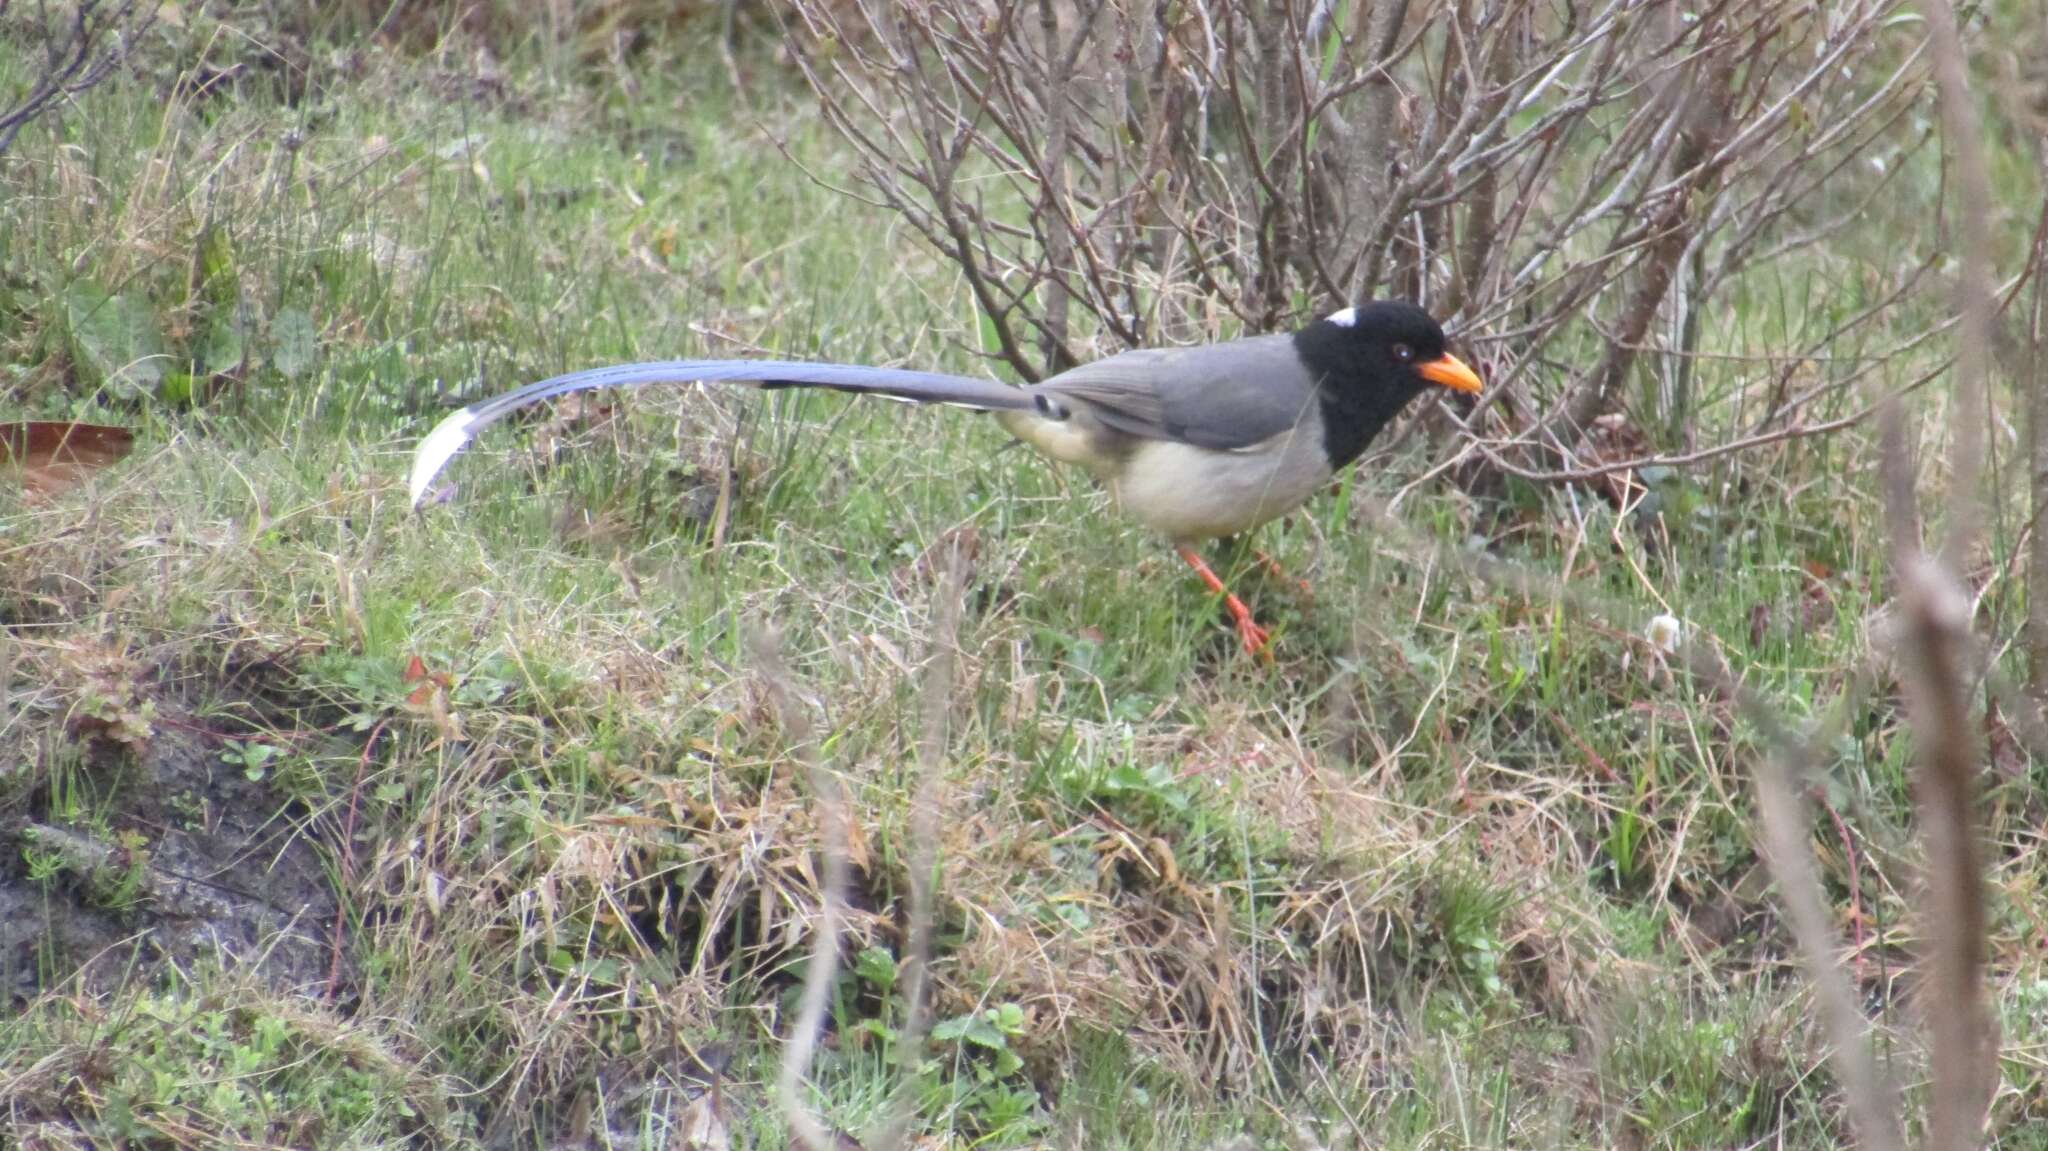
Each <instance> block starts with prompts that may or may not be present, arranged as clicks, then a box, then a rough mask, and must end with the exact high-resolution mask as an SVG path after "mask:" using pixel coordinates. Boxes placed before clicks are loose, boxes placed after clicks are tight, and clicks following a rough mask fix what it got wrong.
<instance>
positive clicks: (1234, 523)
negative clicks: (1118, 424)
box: [1109, 429, 1330, 543]
mask: <svg viewBox="0 0 2048 1151" xmlns="http://www.w3.org/2000/svg"><path fill="white" fill-rule="evenodd" d="M1312 436H1313V433H1312V432H1309V431H1308V430H1306V429H1296V430H1294V431H1291V432H1288V433H1286V434H1285V435H1283V436H1280V437H1276V438H1275V439H1272V440H1268V441H1266V442H1265V443H1262V444H1259V445H1257V446H1255V447H1252V448H1248V449H1245V450H1244V451H1236V452H1215V451H1209V450H1207V449H1204V448H1198V447H1195V446H1194V445H1192V444H1183V443H1178V442H1175V441H1172V440H1144V441H1141V442H1140V443H1139V444H1138V445H1137V447H1136V449H1135V450H1133V451H1132V453H1131V455H1130V458H1129V460H1128V461H1127V462H1126V463H1125V465H1124V466H1123V467H1122V468H1121V469H1119V473H1118V475H1117V476H1116V477H1115V478H1113V479H1112V480H1110V482H1109V489H1110V494H1111V495H1112V496H1113V497H1114V498H1115V499H1116V501H1117V504H1118V505H1119V506H1121V507H1122V508H1123V510H1124V511H1125V512H1127V513H1129V515H1130V516H1131V518H1133V519H1135V520H1137V521H1138V522H1139V523H1142V524H1144V525H1145V526H1146V527H1149V528H1151V529H1152V530H1154V531H1157V532H1160V533H1162V534H1164V535H1165V536H1166V537H1167V538H1168V539H1171V540H1173V541H1174V542H1176V543H1180V542H1185V541H1193V540H1202V539H1217V538H1220V537H1223V536H1233V535H1237V534H1238V533H1240V532H1247V531H1250V530H1251V529H1253V528H1255V527H1258V526H1259V525H1260V524H1263V523H1265V522H1266V521H1267V520H1271V519H1277V518H1278V517H1280V516H1283V515H1286V514H1287V513H1288V512H1291V511H1293V510H1294V509H1295V508H1297V507H1300V506H1301V505H1302V504H1303V503H1305V502H1306V501H1307V500H1308V498H1309V497H1310V496H1312V495H1314V494H1315V493H1316V491H1317V490H1318V489H1320V488H1321V487H1322V486H1323V485H1324V484H1325V483H1327V482H1329V479H1330V468H1329V463H1328V461H1327V460H1326V459H1325V457H1324V455H1323V452H1322V445H1320V444H1316V443H1313V442H1310V440H1311V438H1312Z"/></svg>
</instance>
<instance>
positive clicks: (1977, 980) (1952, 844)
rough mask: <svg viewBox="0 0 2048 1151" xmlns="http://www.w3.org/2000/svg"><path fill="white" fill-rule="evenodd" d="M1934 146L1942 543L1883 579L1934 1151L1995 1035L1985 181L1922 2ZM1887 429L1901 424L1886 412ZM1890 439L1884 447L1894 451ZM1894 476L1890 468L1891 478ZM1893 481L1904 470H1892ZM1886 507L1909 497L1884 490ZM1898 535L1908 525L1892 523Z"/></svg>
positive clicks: (1971, 111)
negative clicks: (1942, 271) (1945, 394)
mask: <svg viewBox="0 0 2048 1151" xmlns="http://www.w3.org/2000/svg"><path fill="white" fill-rule="evenodd" d="M1922 6H1923V7H1924V8H1925V9H1926V11H1927V23H1928V29H1929V33H1930V35H1929V44H1930V47H1931V51H1932V56H1933V63H1934V74H1935V77H1936V80H1937V83H1938V86H1939V91H1940V97H1941V110H1942V125H1943V137H1944V139H1945V141H1946V142H1947V144H1948V145H1949V148H1950V149H1951V151H1952V153H1953V156H1954V161H1955V163H1954V169H1953V173H1954V178H1953V179H1952V181H1951V187H1952V188H1953V191H1954V194H1955V201H1954V203H1955V211H1953V212H1952V213H1950V215H1951V218H1952V219H1953V220H1954V221H1955V223H1956V226H1957V229H1958V230H1959V232H1960V233H1961V238H1962V245H1961V246H1962V266H1961V269H1960V272H1959V275H1958V276H1957V279H1956V312H1957V315H1958V317H1959V323H1958V324H1957V326H1956V355H1955V393H1954V410H1955V412H1956V418H1955V419H1954V420H1952V421H1951V426H1952V430H1951V433H1950V439H1949V468H1948V472H1949V483H1950V485H1951V494H1950V498H1949V500H1948V504H1949V522H1948V531H1947V534H1946V537H1945V539H1944V542H1943V546H1942V551H1941V559H1940V562H1936V561H1934V560H1931V559H1928V558H1925V557H1923V556H1921V555H1920V554H1919V551H1920V546H1919V542H1918V541H1917V540H1916V539H1913V538H1911V537H1910V536H1908V535H1906V534H1904V533H1903V531H1901V533H1900V534H1896V535H1894V537H1893V541H1892V542H1893V568H1894V572H1895V578H1896V580H1897V583H1898V587H1899V593H1900V601H1901V607H1902V609H1903V611H1902V615H1903V619H1902V621H1901V638H1902V641H1903V642H1902V644H1901V648H1902V654H1903V655H1904V662H1905V664H1906V668H1907V675H1906V677H1905V678H1906V687H1907V691H1908V699H1909V703H1910V713H1911V715H1912V719H1913V734H1914V740H1913V743H1914V748H1915V751H1916V753H1917V756H1918V758H1919V761H1920V771H1919V776H1918V780H1917V787H1916V788H1915V791H1916V795H1917V798H1918V801H1919V809H1920V824H1921V828H1920V835H1921V840H1922V843H1923V844H1924V847H1925V851H1926V865H1925V866H1926V885H1927V901H1926V902H1927V927H1926V931H1925V938H1926V939H1927V941H1928V942H1927V956H1926V961H1927V966H1928V971H1927V979H1926V982H1925V988H1924V991H1923V993H1922V997H1921V998H1922V1010H1921V1015H1922V1017H1923V1018H1924V1019H1925V1020H1926V1026H1927V1033H1928V1047H1929V1052H1928V1056H1929V1064H1930V1072H1931V1075H1932V1077H1933V1083H1932V1087H1931V1091H1930V1097H1929V1101H1928V1116H1927V1146H1928V1147H1930V1148H1937V1149H1940V1151H1949V1149H1957V1151H1960V1149H1963V1148H1973V1147H1976V1146H1978V1145H1979V1137H1980V1135H1981V1133H1982V1130H1983V1124H1984V1115H1985V1110H1986V1109H1987V1108H1988V1107H1989V1106H1990V1104H1991V1095H1992V1091H1993V1089H1994V1088H1995V1086H1996V1083H1997V1075H1998V1064H1997V1057H1998V1036H1997V1028H1996V1024H1995V1022H1994V1021H1993V1019H1992V1017H1991V1016H1990V1014H1989V1013H1988V1011H1987V1010H1986V1007H1985V1003H1984V991H1983V982H1984V965H1985V952H1986V948H1987V942H1986V937H1985V930H1986V927H1985V913H1984V875H1983V864H1982V862H1981V860H1980V858H1979V857H1980V855H1981V852H1980V850H1979V847H1978V844H1977V835H1978V831H1977V804H1976V791H1977V773H1978V750H1977V744H1978V733H1977V732H1976V731H1974V730H1972V728H1973V725H1972V723H1971V721H1970V710H1971V704H1970V700H1971V697H1972V695H1973V694H1974V685H1975V681H1976V679H1977V676H1976V675H1975V674H1973V672H1972V671H1971V666H1970V665H1971V662H1972V661H1971V660H1970V658H1969V650H1970V617H1971V602H1972V601H1971V598H1970V595H1969V593H1968V592H1967V591H1966V590H1965V589H1964V587H1963V586H1962V584H1961V582H1960V580H1959V579H1958V578H1957V575H1956V573H1957V572H1960V571H1962V570H1963V569H1964V568H1965V566H1966V565H1968V564H1969V563H1970V562H1971V560H1972V554H1971V553H1972V551H1973V549H1974V548H1975V546H1976V539H1977V533H1978V529H1979V525H1980V523H1981V522H1982V520H1983V512H1982V507H1981V500H1982V494H1981V492H1980V479H1981V477H1982V475H1983V456H1984V451H1985V446H1986V442H1987V435H1986V431H1987V424H1988V422H1989V419H1990V411H1989V409H1988V407H1987V406H1986V402H1987V399H1988V391H1987V388H1986V379H1985V376H1986V369H1987V366H1988V364H1989V358H1990V352H1991V341H1992V323H1993V316H1994V303H1993V299H1992V288H1991V277H1992V271H1991V267H1992V246H1991V232H1990V221H1991V213H1992V198H1991V172H1990V167H1989V165H1988V163H1987V162H1986V160H1985V157H1984V149H1983V140H1982V125H1981V124H1980V123H1979V120H1978V116H1977V109H1976V105H1975V104H1974V102H1973V101H1974V97H1973V95H1972V94H1971V91H1970V82H1969V76H1968V71H1967V65H1966V63H1965V60H1964V56H1963V48H1962V41H1961V37H1960V35H1959V33H1958V30H1957V27H1956V14H1955V10H1954V8H1952V7H1951V6H1950V5H1949V4H1948V2H1947V0H1924V3H1923V5H1922ZM1891 418H1892V419H1894V420H1900V419H1902V418H1903V417H1902V416H1900V415H1898V414H1897V413H1896V412H1894V413H1891ZM1900 439H1901V437H1899V436H1896V435H1888V436H1887V437H1886V443H1887V447H1888V448H1890V449H1894V450H1895V449H1896V448H1897V446H1898V441H1899V440H1900ZM1894 467H1895V468H1897V465H1896V464H1895V465H1894ZM1899 470H1903V469H1899ZM1887 494H1888V496H1889V497H1890V498H1891V499H1892V500H1893V501H1894V502H1897V501H1899V500H1902V499H1910V498H1911V491H1910V490H1905V491H1901V490H1899V489H1898V487H1896V486H1891V487H1890V490H1889V491H1888V493H1887ZM1891 518H1892V520H1893V522H1894V524H1896V525H1900V526H1901V527H1902V528H1903V525H1905V523H1906V521H1907V520H1908V519H1909V518H1910V516H1909V515H1908V514H1907V513H1906V512H1904V511H1894V512H1893V513H1892V517H1891Z"/></svg>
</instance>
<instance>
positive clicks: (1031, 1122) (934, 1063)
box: [838, 947, 1043, 1143]
mask: <svg viewBox="0 0 2048 1151" xmlns="http://www.w3.org/2000/svg"><path fill="white" fill-rule="evenodd" d="M897 982H898V981H897V968H896V959H895V957H894V956H893V955H891V954H890V953H889V952H888V951H887V950H886V949H884V948H880V947H869V948H866V949H864V950H862V951H861V952H860V953H859V954H858V955H856V956H855V957H854V961H853V964H852V966H851V967H850V969H849V970H848V971H847V972H845V973H844V974H843V975H842V978H841V982H840V992H841V994H840V996H839V999H838V1009H839V1011H840V1012H841V1023H840V1026H841V1028H842V1030H844V1031H845V1032H847V1033H849V1034H851V1035H854V1036H857V1037H858V1038H859V1040H860V1041H861V1042H863V1043H868V1044H872V1045H874V1046H875V1048H876V1049H877V1052H878V1054H879V1056H880V1061H881V1063H882V1065H883V1066H886V1067H892V1068H899V1069H900V1065H901V1062H902V1058H903V1055H902V1048H901V1043H902V1031H901V1027H902V1018H901V1016H902V1010H903V1008H902V1003H901V1000H900V999H898V998H897V997H896V996H895V995H894V991H895V990H896V986H897ZM849 992H852V993H853V994H851V995H849ZM861 1005H868V1006H872V1007H873V1008H874V1010H873V1012H871V1013H869V1014H865V1015H861V1016H860V1017H858V1018H854V1019H850V1020H849V1019H847V1018H846V1017H845V1015H846V1013H848V1012H850V1011H852V1010H854V1009H855V1008H857V1007H858V1006H861ZM1029 1023H1030V1017H1029V1015H1028V1014H1027V1013H1026V1012H1025V1011H1024V1009H1023V1008H1022V1007H1021V1006H1019V1005H1017V1004H1015V1003H1002V1004H998V1005H996V1006H994V1007H989V1008H985V1009H983V1010H979V1011H971V1012H968V1013H967V1014H964V1015H957V1016H954V1017H952V1018H950V1019H945V1020H941V1021H940V1022H938V1023H936V1024H933V1025H932V1028H931V1032H930V1040H931V1044H932V1050H931V1051H929V1052H928V1053H927V1054H926V1056H925V1058H924V1060H923V1061H922V1062H921V1063H920V1064H919V1066H918V1067H917V1068H916V1069H915V1074H916V1078H917V1083H918V1093H919V1097H920V1099H921V1100H922V1103H923V1106H924V1108H925V1110H926V1112H927V1113H928V1114H931V1115H933V1116H944V1117H947V1118H948V1119H949V1120H950V1121H951V1122H952V1123H953V1124H954V1125H956V1126H958V1127H962V1128H965V1129H967V1130H970V1131H973V1132H975V1133H977V1134H978V1135H981V1136H983V1137H986V1138H989V1139H991V1140H992V1141H994V1142H998V1143H1001V1142H1004V1141H1006V1140H1007V1139H1009V1138H1014V1137H1023V1136H1026V1135H1029V1134H1031V1133H1032V1132H1034V1131H1036V1130H1038V1129H1039V1128H1040V1127H1041V1126H1042V1125H1043V1116H1042V1115H1041V1114H1040V1111H1041V1108H1040V1103H1039V1098H1038V1092H1037V1091H1036V1090H1035V1089H1034V1088H1033V1087H1032V1086H1031V1082H1030V1079H1029V1078H1028V1077H1027V1076H1026V1075H1025V1068H1024V1059H1023V1057H1022V1056H1020V1055H1018V1054H1017V1052H1016V1050H1015V1049H1014V1047H1013V1042H1014V1041H1016V1040H1019V1039H1022V1038H1023V1037H1024V1036H1025V1034H1026V1033H1027V1029H1028V1027H1029Z"/></svg>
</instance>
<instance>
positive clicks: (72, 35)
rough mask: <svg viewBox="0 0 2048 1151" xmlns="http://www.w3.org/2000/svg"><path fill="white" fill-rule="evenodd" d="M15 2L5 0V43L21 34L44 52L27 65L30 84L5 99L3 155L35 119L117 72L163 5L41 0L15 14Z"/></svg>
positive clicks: (0, 37) (0, 119) (0, 35)
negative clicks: (6, 102)
mask: <svg viewBox="0 0 2048 1151" xmlns="http://www.w3.org/2000/svg"><path fill="white" fill-rule="evenodd" d="M12 7H13V3H12V0H0V43H4V42H5V41H7V40H10V39H20V40H23V41H25V42H27V43H29V44H31V45H37V46H39V47H40V50H41V56H40V59H38V60H37V62H36V64H35V65H34V66H32V67H31V68H29V69H28V76H29V80H28V88H27V90H26V91H24V92H23V93H21V94H20V95H19V96H16V97H14V98H13V99H12V100H11V102H10V103H8V104H6V105H0V155H5V154H6V153H7V150H8V149H9V148H11V147H13V146H14V138H15V137H16V136H18V135H20V134H21V130H22V129H23V128H24V127H27V126H28V124H29V122H30V121H32V120H34V119H35V118H36V117H38V116H41V115H42V114H44V113H45V112H48V111H50V110H51V109H52V108H55V107H56V106H57V105H59V104H61V103H63V102H64V101H65V100H68V99H70V98H71V97H73V96H76V95H78V94H79V93H80V92H84V91H86V90H87V89H89V88H91V87H93V86H94V85H96V84H98V83H99V82H100V81H102V80H104V79H106V78H107V77H108V76H109V75H110V74H112V72H113V70H114V68H115V67H116V66H117V65H119V64H120V63H121V61H122V60H123V59H125V58H126V57H127V54H128V50H129V47H130V46H131V45H132V44H133V43H134V40H135V38H136V37H137V36H139V35H141V34H142V33H143V32H144V31H146V30H147V29H148V28H149V26H150V25H151V24H152V23H154V22H155V21H156V15H157V9H158V7H159V5H157V4H156V3H154V2H153V0H152V2H151V3H147V4H145V3H142V2H141V0H122V2H120V3H116V4H103V3H101V2H100V0H78V2H77V3H75V4H69V5H62V4H59V5H52V4H49V3H48V2H47V0H38V2H37V3H36V4H34V5H33V9H34V10H33V11H32V12H28V13H25V14H23V13H16V14H13V15H12V16H10V13H9V9H11V8H12ZM24 7H29V6H27V5H24Z"/></svg>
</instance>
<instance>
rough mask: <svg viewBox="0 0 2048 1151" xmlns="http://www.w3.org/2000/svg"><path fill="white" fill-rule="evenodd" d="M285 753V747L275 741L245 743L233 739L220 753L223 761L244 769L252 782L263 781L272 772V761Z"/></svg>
mask: <svg viewBox="0 0 2048 1151" xmlns="http://www.w3.org/2000/svg"><path fill="white" fill-rule="evenodd" d="M281 754H283V749H281V748H279V747H278V746H277V745H276V744H274V743H244V742H243V741H241V740H239V739H231V740H229V741H228V745H227V747H226V749H225V750H223V751H222V752H221V753H220V758H221V760H222V762H224V763H228V764H233V765H235V766H238V767H240V768H241V769H242V774H243V775H244V776H246V777H247V778H248V780H249V782H251V783H258V782H261V781H262V779H263V777H264V776H265V775H268V774H269V773H270V761H271V760H274V759H276V758H277V757H278V756H279V755H281Z"/></svg>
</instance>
